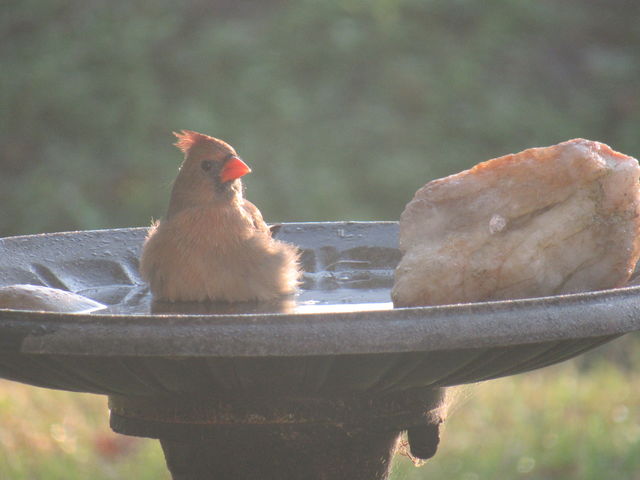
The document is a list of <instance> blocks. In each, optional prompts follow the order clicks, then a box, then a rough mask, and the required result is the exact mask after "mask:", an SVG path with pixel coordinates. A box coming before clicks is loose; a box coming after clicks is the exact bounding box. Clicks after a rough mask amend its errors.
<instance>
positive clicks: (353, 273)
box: [0, 222, 640, 480]
mask: <svg viewBox="0 0 640 480" xmlns="http://www.w3.org/2000/svg"><path fill="white" fill-rule="evenodd" d="M146 231H147V230H146V229H145V228H133V229H117V230H99V231H84V232H71V233H55V234H43V235H34V236H23V237H12V238H5V239H1V240H0V287H2V286H6V285H11V284H31V285H42V286H47V287H53V288H58V289H62V290H66V291H69V292H73V293H75V294H79V295H82V296H85V297H88V298H90V299H93V300H95V301H98V302H100V303H102V304H104V305H106V306H107V308H106V309H102V310H96V311H95V312H93V313H68V312H66V313H61V312H49V311H27V310H10V309H0V376H1V377H4V378H7V379H11V380H15V381H19V382H24V383H28V384H31V385H37V386H40V387H47V388H54V389H62V390H70V391H78V392H91V393H97V394H103V395H108V396H109V408H110V410H111V427H112V428H113V430H115V431H116V432H120V433H123V434H127V435H136V436H143V437H150V438H157V439H159V440H160V442H161V444H162V447H163V449H164V452H165V457H166V460H167V465H168V467H169V470H170V471H171V474H172V476H173V478H174V479H184V480H186V479H188V480H195V479H205V478H207V479H209V478H237V479H258V478H260V479H266V478H280V479H297V478H309V479H339V478H350V479H367V480H370V479H376V478H379V479H381V478H386V475H387V472H388V466H389V460H390V458H391V455H392V453H393V450H394V447H395V444H396V442H397V438H398V435H399V434H400V433H401V432H402V431H408V437H409V443H410V449H411V452H412V454H413V455H414V456H416V457H419V458H428V457H430V456H432V455H433V454H434V453H435V451H436V448H437V444H438V425H439V424H440V422H441V410H440V408H441V403H442V398H443V393H444V389H445V388H446V387H449V386H453V385H459V384H465V383H472V382H479V381H483V380H489V379H493V378H498V377H503V376H507V375H514V374H517V373H521V372H526V371H529V370H533V369H536V368H540V367H544V366H547V365H551V364H554V363H557V362H560V361H563V360H566V359H568V358H571V357H573V356H576V355H579V354H580V353H583V352H585V351H586V350H589V349H591V348H593V347H596V346H597V345H600V344H602V343H604V342H607V341H609V340H612V339H614V338H616V337H618V336H620V335H622V334H625V333H627V332H630V331H634V330H637V329H639V328H640V302H638V295H639V293H640V290H639V288H640V287H628V288H621V289H615V290H607V291H599V292H589V293H583V294H575V295H565V296H556V297H547V298H536V299H526V300H513V301H500V302H484V303H475V304H459V305H447V306H438V307H420V308H402V309H393V307H392V305H391V303H390V298H389V291H390V288H391V285H392V283H393V269H394V267H395V266H396V264H397V263H398V261H399V259H400V254H399V252H398V250H397V247H396V245H397V235H398V225H397V224H396V223H392V222H335V223H290V224H284V225H282V227H281V229H280V230H279V231H278V233H277V236H278V238H280V239H283V240H285V241H289V242H291V243H294V244H296V245H298V246H299V247H300V248H301V249H302V251H303V254H302V264H303V268H304V271H305V273H304V280H303V284H302V288H301V291H300V293H299V294H298V295H297V296H295V297H294V298H289V299H285V300H283V301H282V302H278V303H268V304H246V305H216V304H210V305H208V304H162V303H154V302H152V300H151V296H150V294H149V291H148V289H147V287H146V286H145V284H144V282H142V280H141V279H140V276H139V274H138V268H137V265H138V264H137V262H138V260H137V259H138V257H139V254H140V249H141V245H142V241H143V239H144V237H145V234H146Z"/></svg>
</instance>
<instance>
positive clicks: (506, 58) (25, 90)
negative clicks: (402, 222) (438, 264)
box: [0, 0, 640, 236]
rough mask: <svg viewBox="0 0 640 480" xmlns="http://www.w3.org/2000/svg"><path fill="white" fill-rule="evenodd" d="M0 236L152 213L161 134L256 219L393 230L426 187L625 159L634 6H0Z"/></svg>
mask: <svg viewBox="0 0 640 480" xmlns="http://www.w3.org/2000/svg"><path fill="white" fill-rule="evenodd" d="M0 9H1V13H2V15H0V36H1V41H0V52H1V53H0V58H1V60H2V75H0V92H1V97H0V107H1V108H0V109H1V111H2V115H1V117H0V118H1V119H0V121H1V122H2V124H1V127H0V135H1V138H0V172H1V173H0V202H1V204H2V206H3V207H2V209H0V235H3V236H6V235H13V234H24V233H35V232H44V231H57V230H69V229H89V228H108V227H124V226H140V225H146V224H148V223H149V222H150V220H151V218H152V217H155V218H157V217H160V216H162V215H163V214H164V211H165V208H166V204H167V200H168V195H169V191H170V185H171V181H172V179H173V178H174V176H175V174H176V171H177V167H178V165H179V163H180V161H181V155H180V152H178V150H176V149H175V148H174V147H173V146H172V143H173V142H174V137H173V135H172V134H171V132H172V131H174V130H180V129H183V128H185V129H192V130H197V131H201V132H203V133H207V134H210V135H213V136H217V137H220V138H222V139H225V140H227V141H228V142H229V143H231V144H232V145H233V146H235V147H236V149H237V150H238V152H239V153H240V155H241V156H242V157H243V158H244V159H245V160H246V161H247V162H248V163H249V164H250V165H251V166H252V167H253V170H254V173H253V174H252V175H249V176H248V177H246V181H245V183H246V185H247V196H248V198H250V199H251V200H252V201H254V202H255V203H256V204H257V205H258V206H259V207H260V208H261V209H262V211H263V213H264V216H265V218H266V219H267V220H268V221H279V222H281V221H313V220H343V219H348V220H393V219H397V218H398V217H399V215H400V213H401V211H402V208H403V207H404V205H405V204H406V203H407V202H408V201H409V200H410V199H411V197H412V195H413V193H414V192H415V190H416V189H417V188H418V187H419V186H421V185H423V184H424V183H426V182H427V181H429V180H431V179H433V178H436V177H441V176H445V175H448V174H451V173H454V172H457V171H460V170H462V169H465V168H468V167H470V166H472V165H473V164H475V163H478V162H480V161H483V160H486V159H489V158H492V157H496V156H500V155H503V154H507V153H511V152H514V151H520V150H523V149H525V148H528V147H533V146H542V145H550V144H554V143H557V142H560V141H563V140H567V139H569V138H574V137H585V138H589V139H593V140H600V141H603V142H605V143H608V144H610V145H611V146H612V147H613V148H614V149H616V150H619V151H622V152H624V153H627V154H629V155H632V156H636V157H638V156H640V135H639V132H640V22H639V19H640V4H639V3H638V2H634V1H623V0H597V1H595V0H591V1H589V0H587V1H585V0H566V1H563V2H555V1H537V0H525V1H512V0H490V1H485V2H476V1H469V0H453V1H434V0H371V1H356V0H341V1H333V0H325V1H312V0H298V1H295V2H293V1H292V2H286V1H276V0H271V1H264V0H263V1H258V0H253V1H243V2H236V1H233V0H224V1H204V0H188V1H185V2H179V3H176V2H171V1H168V0H157V1H154V2H146V1H145V2H143V1H128V2H125V1H120V0H118V1H113V2H87V1H79V0H76V1H64V0H49V1H42V0H23V1H16V0H9V1H7V2H2V5H1V6H0Z"/></svg>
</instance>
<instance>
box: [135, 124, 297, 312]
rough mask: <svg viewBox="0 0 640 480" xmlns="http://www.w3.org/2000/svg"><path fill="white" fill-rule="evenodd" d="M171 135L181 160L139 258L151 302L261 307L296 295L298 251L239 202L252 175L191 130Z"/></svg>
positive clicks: (218, 143)
mask: <svg viewBox="0 0 640 480" xmlns="http://www.w3.org/2000/svg"><path fill="white" fill-rule="evenodd" d="M174 135H175V136H176V137H177V138H178V141H177V142H176V143H175V144H174V145H175V146H176V147H178V149H180V150H181V151H182V153H183V154H184V161H183V162H182V164H181V166H180V169H179V172H178V175H177V177H176V179H175V181H174V183H173V187H172V190H171V197H170V201H169V207H168V209H167V213H166V215H165V217H164V218H162V219H160V220H159V221H156V222H154V223H152V225H151V227H150V229H149V232H148V234H147V236H146V238H145V241H144V244H143V248H142V253H141V256H140V274H141V276H142V278H143V279H144V280H145V281H146V282H147V283H148V284H149V287H150V290H151V293H152V295H153V298H154V300H159V301H168V302H206V301H209V302H228V303H235V302H256V301H257V302H261V301H272V300H277V299H279V298H282V297H283V296H287V295H291V294H293V293H295V291H296V289H297V286H298V283H299V279H300V275H301V270H300V266H299V257H300V252H299V250H298V248H297V247H296V246H294V245H292V244H289V243H286V242H283V241H281V240H277V239H275V238H274V237H273V236H272V232H271V230H270V228H269V226H268V225H267V224H266V223H265V221H264V219H263V217H262V214H261V213H260V210H259V209H258V208H257V207H256V206H255V205H254V204H253V203H251V202H250V201H248V200H246V199H245V198H244V195H243V186H242V181H241V177H243V176H244V175H246V174H248V173H250V172H251V168H250V167H249V166H248V165H247V164H246V163H245V162H244V161H243V160H242V159H241V158H240V157H239V156H238V154H237V152H236V151H235V150H234V148H233V147H232V146H231V145H229V144H228V143H226V142H224V141H223V140H220V139H217V138H214V137H211V136H209V135H204V134H202V133H198V132H194V131H191V130H182V131H181V132H179V133H176V132H174Z"/></svg>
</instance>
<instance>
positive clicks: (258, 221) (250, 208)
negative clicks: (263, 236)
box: [243, 200, 269, 232]
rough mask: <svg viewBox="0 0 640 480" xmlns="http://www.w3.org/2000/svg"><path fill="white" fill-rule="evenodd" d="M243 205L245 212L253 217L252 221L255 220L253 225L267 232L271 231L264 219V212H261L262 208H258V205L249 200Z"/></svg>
mask: <svg viewBox="0 0 640 480" xmlns="http://www.w3.org/2000/svg"><path fill="white" fill-rule="evenodd" d="M243 207H244V210H245V212H247V213H248V214H249V217H250V218H251V221H252V222H253V226H254V227H255V229H256V230H263V231H267V232H268V231H269V227H268V226H267V224H266V223H265V221H264V219H263V218H262V213H260V210H258V207H256V206H255V205H254V204H253V203H251V202H250V201H248V200H245V201H244V205H243Z"/></svg>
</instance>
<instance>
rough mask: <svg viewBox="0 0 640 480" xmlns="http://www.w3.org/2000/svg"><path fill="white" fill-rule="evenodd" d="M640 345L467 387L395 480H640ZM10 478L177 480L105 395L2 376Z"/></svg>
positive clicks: (401, 464)
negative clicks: (127, 428)
mask: <svg viewBox="0 0 640 480" xmlns="http://www.w3.org/2000/svg"><path fill="white" fill-rule="evenodd" d="M637 346H638V340H637V339H635V338H634V337H633V336H628V337H625V338H624V339H621V340H618V341H616V342H612V343H611V344H609V345H607V346H605V347H601V348H600V349H598V350H596V351H594V352H593V353H589V354H587V355H584V356H582V357H580V358H578V359H576V360H572V361H569V362H565V363H563V364H560V365H556V366H554V367H549V368H546V369H543V370H539V371H535V372H531V373H529V374H525V375H519V376H515V377H510V378H505V379H499V380H494V381H491V382H486V383H483V384H480V385H473V386H469V387H463V388H462V389H460V390H459V391H458V392H457V399H456V400H455V401H454V403H453V406H452V412H451V414H450V417H449V418H448V419H447V421H446V426H445V429H444V432H443V435H442V439H441V443H440V448H439V451H438V453H437V454H436V456H435V457H434V458H433V459H432V460H430V461H428V462H427V463H426V464H425V465H424V466H421V467H415V466H414V465H413V464H412V463H411V462H410V461H409V460H408V459H407V458H405V457H402V456H400V455H399V456H397V457H396V463H395V464H394V467H393V473H392V480H419V479H429V480H484V479H487V480H493V479H527V480H546V479H549V480H551V479H553V480H557V479H563V480H564V479H576V480H578V479H579V480H609V479H610V480H614V479H615V480H634V479H640V473H636V472H640V372H638V371H635V370H634V368H633V366H634V365H637V360H638V357H639V356H640V355H639V354H638V353H636V352H637V351H638V350H639V349H638V348H637ZM0 419H2V421H1V422H0V478H3V479H5V478H6V479H42V480H57V479H60V480H62V479H65V480H75V479H78V480H80V479H83V480H84V479H87V478H91V479H92V480H107V479H117V480H120V479H133V478H135V479H142V480H144V479H154V480H163V479H165V480H166V479H168V478H169V475H168V474H167V472H166V468H165V465H164V459H163V456H162V452H161V450H160V447H159V445H158V443H157V442H156V441H154V440H146V439H137V438H129V437H124V436H120V435H117V434H114V433H112V432H111V431H110V430H109V426H108V414H107V406H106V399H105V398H104V397H99V396H95V395H88V394H76V393H68V392H58V391H51V390H44V389H39V388H35V387H30V386H25V385H21V384H18V383H14V382H8V381H0Z"/></svg>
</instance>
